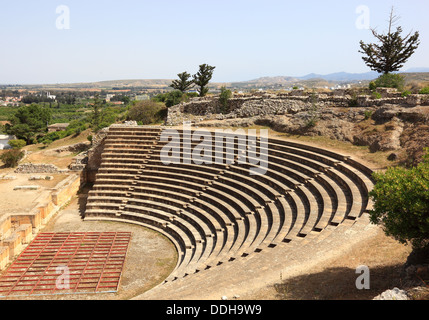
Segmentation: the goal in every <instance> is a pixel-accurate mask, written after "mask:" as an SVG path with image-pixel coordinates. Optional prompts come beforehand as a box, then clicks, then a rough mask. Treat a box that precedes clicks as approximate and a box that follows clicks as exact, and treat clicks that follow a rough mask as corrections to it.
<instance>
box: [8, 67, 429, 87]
mask: <svg viewBox="0 0 429 320" xmlns="http://www.w3.org/2000/svg"><path fill="white" fill-rule="evenodd" d="M398 73H404V74H407V73H429V68H425V67H421V68H410V69H407V70H406V71H400V72H398ZM378 76H379V73H377V72H375V71H370V72H364V73H349V72H335V73H330V74H325V75H322V74H316V73H310V74H307V75H304V76H295V77H293V76H264V77H260V78H257V79H252V80H246V81H227V82H212V84H213V85H218V86H219V85H222V84H247V83H248V84H263V83H265V84H269V83H291V82H297V81H309V80H324V81H328V82H348V81H349V82H352V81H369V80H373V79H376V78H377V77H378ZM172 80H173V79H121V80H101V81H91V82H74V83H55V84H54V83H52V84H48V83H46V84H20V85H18V84H0V85H18V86H23V87H26V86H29V87H37V86H55V87H56V86H58V87H65V86H71V87H81V86H87V85H88V86H92V87H97V86H101V85H106V84H107V85H111V86H122V87H127V86H128V87H130V86H145V85H150V86H155V87H157V86H161V87H164V86H169V84H170V82H171V81H172Z"/></svg>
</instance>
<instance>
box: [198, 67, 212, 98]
mask: <svg viewBox="0 0 429 320" xmlns="http://www.w3.org/2000/svg"><path fill="white" fill-rule="evenodd" d="M215 68H216V67H212V66H209V65H208V64H202V65H200V70H199V71H198V73H197V74H194V76H193V78H194V83H195V84H196V85H197V86H198V87H199V88H198V93H199V95H200V97H204V96H205V95H206V94H207V92H209V88H207V85H208V84H209V82H210V80H211V79H212V77H213V70H214V69H215Z"/></svg>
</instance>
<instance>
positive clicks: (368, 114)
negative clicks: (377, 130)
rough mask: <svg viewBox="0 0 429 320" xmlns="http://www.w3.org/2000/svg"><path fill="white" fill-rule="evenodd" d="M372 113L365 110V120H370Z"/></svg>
mask: <svg viewBox="0 0 429 320" xmlns="http://www.w3.org/2000/svg"><path fill="white" fill-rule="evenodd" d="M373 113H374V112H373V111H371V110H367V111H365V112H364V115H365V120H369V119H371V117H372V114H373Z"/></svg>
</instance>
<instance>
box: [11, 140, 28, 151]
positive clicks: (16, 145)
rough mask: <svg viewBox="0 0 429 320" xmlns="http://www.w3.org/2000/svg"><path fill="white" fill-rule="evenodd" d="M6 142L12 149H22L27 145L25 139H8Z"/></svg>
mask: <svg viewBox="0 0 429 320" xmlns="http://www.w3.org/2000/svg"><path fill="white" fill-rule="evenodd" d="M8 144H9V145H10V146H11V147H12V148H13V149H22V148H24V147H25V146H26V145H27V142H25V140H21V139H17V140H10V141H9V143H8Z"/></svg>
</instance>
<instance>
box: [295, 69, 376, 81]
mask: <svg viewBox="0 0 429 320" xmlns="http://www.w3.org/2000/svg"><path fill="white" fill-rule="evenodd" d="M377 77H378V73H377V72H374V71H373V72H366V73H347V72H337V73H331V74H326V75H321V74H315V73H310V74H308V75H306V76H303V77H298V78H299V79H301V80H310V79H324V80H328V81H344V82H347V81H361V80H372V79H375V78H377Z"/></svg>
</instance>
